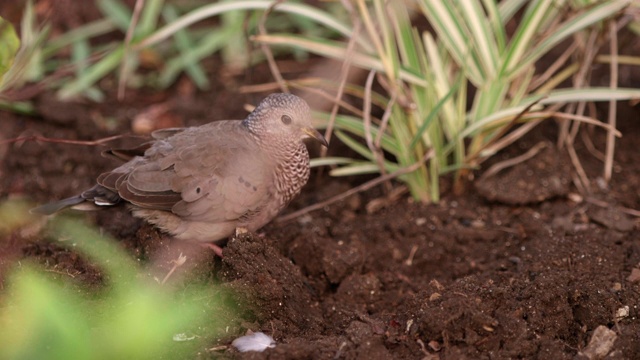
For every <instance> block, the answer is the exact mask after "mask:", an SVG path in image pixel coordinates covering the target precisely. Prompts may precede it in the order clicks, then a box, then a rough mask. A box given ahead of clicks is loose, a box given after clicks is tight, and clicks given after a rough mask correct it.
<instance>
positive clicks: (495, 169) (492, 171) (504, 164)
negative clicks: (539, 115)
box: [478, 142, 547, 181]
mask: <svg viewBox="0 0 640 360" xmlns="http://www.w3.org/2000/svg"><path fill="white" fill-rule="evenodd" d="M546 147H547V143H546V142H539V143H537V144H536V145H535V146H534V147H532V148H531V149H529V151H527V152H526V153H524V154H522V155H520V156H516V157H514V158H512V159H508V160H505V161H501V162H499V163H496V164H494V165H493V166H491V167H490V168H489V169H487V171H485V172H484V174H482V176H481V177H480V179H478V180H479V181H483V180H486V179H488V178H490V177H492V176H495V175H496V174H497V173H499V172H500V171H502V170H504V169H507V168H510V167H512V166H515V165H518V164H520V163H523V162H525V161H527V160H529V159H531V158H532V157H534V156H536V155H537V154H538V153H539V152H540V150H542V149H544V148H546Z"/></svg>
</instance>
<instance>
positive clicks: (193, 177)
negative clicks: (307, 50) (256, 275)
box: [31, 93, 329, 255]
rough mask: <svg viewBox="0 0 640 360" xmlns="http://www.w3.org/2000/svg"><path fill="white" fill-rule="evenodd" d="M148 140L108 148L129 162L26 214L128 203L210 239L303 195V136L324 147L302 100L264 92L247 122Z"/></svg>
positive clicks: (189, 236)
mask: <svg viewBox="0 0 640 360" xmlns="http://www.w3.org/2000/svg"><path fill="white" fill-rule="evenodd" d="M152 138H153V140H152V141H150V142H147V143H144V144H142V145H141V146H139V147H138V148H134V149H127V150H109V151H106V152H105V153H106V154H108V155H111V156H114V157H116V158H119V159H121V160H125V161H126V162H125V163H124V164H122V165H121V166H119V167H116V168H115V169H113V170H111V171H108V172H105V173H103V174H101V175H100V176H98V178H97V180H96V185H95V186H93V187H92V188H90V189H88V190H86V191H84V192H82V193H81V194H79V195H76V196H73V197H70V198H66V199H63V200H59V201H56V202H52V203H49V204H45V205H41V206H39V207H36V208H34V209H32V210H31V212H32V213H35V214H42V215H51V214H54V213H57V212H58V211H61V210H63V209H66V208H73V209H79V210H95V209H102V208H106V207H110V206H114V205H118V204H120V203H126V204H128V205H129V207H130V210H131V211H132V214H133V215H134V216H136V217H139V218H142V219H144V220H146V221H147V222H149V223H151V224H152V225H154V226H156V227H157V228H159V229H160V230H161V231H163V232H165V233H168V234H170V235H171V236H173V237H174V238H176V239H179V240H188V241H192V242H200V243H209V244H215V243H216V242H219V241H221V240H224V239H226V238H228V237H229V236H231V235H232V234H233V233H234V232H235V231H236V230H237V229H241V230H243V231H250V232H254V231H256V230H258V229H260V228H261V227H263V226H264V225H266V224H267V223H268V222H270V221H271V220H272V219H273V218H274V217H276V216H277V214H278V213H279V212H280V211H281V210H282V209H284V208H285V207H286V206H287V205H288V204H289V202H290V201H291V200H292V199H293V198H294V197H295V196H296V195H298V194H299V193H300V191H301V189H302V187H303V186H304V185H305V184H306V183H307V181H308V180H309V174H310V166H309V152H308V150H307V147H306V145H305V142H304V140H305V139H308V138H310V139H313V140H315V141H317V142H319V143H320V144H322V145H323V146H325V147H328V146H329V144H328V142H327V140H326V139H325V137H324V136H323V135H322V134H320V132H318V131H317V130H316V129H315V128H314V127H313V125H312V115H311V110H310V108H309V106H308V105H307V103H306V102H305V101H304V100H303V99H301V98H300V97H298V96H296V95H293V94H288V93H275V94H271V95H269V96H267V97H266V98H265V99H264V100H262V101H261V102H260V104H259V105H258V106H257V107H256V108H255V109H254V110H253V111H252V112H251V113H250V114H249V115H248V116H247V117H246V118H245V119H244V120H219V121H214V122H211V123H208V124H205V125H201V126H196V127H187V128H169V129H161V130H157V131H155V132H153V133H152ZM212 248H213V249H214V250H217V249H216V248H218V249H219V250H217V251H216V253H217V252H218V251H220V252H221V251H222V250H221V248H219V247H218V246H216V245H212ZM219 255H221V254H219Z"/></svg>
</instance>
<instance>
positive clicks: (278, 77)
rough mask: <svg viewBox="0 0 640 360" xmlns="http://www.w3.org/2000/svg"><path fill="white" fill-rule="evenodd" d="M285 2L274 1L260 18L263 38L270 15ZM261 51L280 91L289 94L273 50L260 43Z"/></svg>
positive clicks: (260, 31) (281, 0)
mask: <svg viewBox="0 0 640 360" xmlns="http://www.w3.org/2000/svg"><path fill="white" fill-rule="evenodd" d="M283 1H284V0H277V1H274V2H273V4H271V6H269V7H268V8H267V10H265V12H264V14H262V17H260V23H259V24H258V31H259V33H260V35H262V36H265V35H267V28H266V26H265V24H266V22H267V17H268V16H269V14H271V12H272V11H273V9H274V8H275V7H276V6H277V5H278V4H281V3H282V2H283ZM260 50H262V52H263V53H264V56H265V57H266V58H267V63H268V64H269V69H270V70H271V74H272V75H273V77H274V78H275V79H276V82H277V83H278V85H280V89H281V90H282V92H284V93H288V92H289V87H288V86H287V83H286V81H284V78H283V77H282V73H281V72H280V69H279V68H278V64H276V60H275V58H274V56H273V52H271V48H270V47H269V46H268V45H267V44H265V43H260Z"/></svg>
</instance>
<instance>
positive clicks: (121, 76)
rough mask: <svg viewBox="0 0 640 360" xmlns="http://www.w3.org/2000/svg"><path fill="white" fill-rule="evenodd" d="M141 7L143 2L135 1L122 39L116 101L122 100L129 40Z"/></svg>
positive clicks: (125, 82)
mask: <svg viewBox="0 0 640 360" xmlns="http://www.w3.org/2000/svg"><path fill="white" fill-rule="evenodd" d="M143 7H144V0H136V5H135V6H134V8H133V14H131V23H130V24H129V28H127V34H126V35H125V38H124V51H123V52H122V64H121V65H120V74H119V76H118V100H120V101H122V99H124V91H125V87H126V84H127V75H128V74H127V73H128V70H129V56H127V54H128V53H129V50H130V48H131V39H133V34H134V33H135V32H136V26H137V25H138V20H139V19H140V13H142V8H143Z"/></svg>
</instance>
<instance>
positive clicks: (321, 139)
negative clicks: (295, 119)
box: [302, 127, 329, 148]
mask: <svg viewBox="0 0 640 360" xmlns="http://www.w3.org/2000/svg"><path fill="white" fill-rule="evenodd" d="M302 131H304V133H305V134H307V135H309V137H310V138H312V139H315V140H317V141H318V142H319V143H320V144H322V145H324V147H327V148H328V147H329V143H328V142H327V139H325V138H324V136H322V134H320V133H319V132H318V130H316V129H314V128H311V127H305V128H302Z"/></svg>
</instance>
